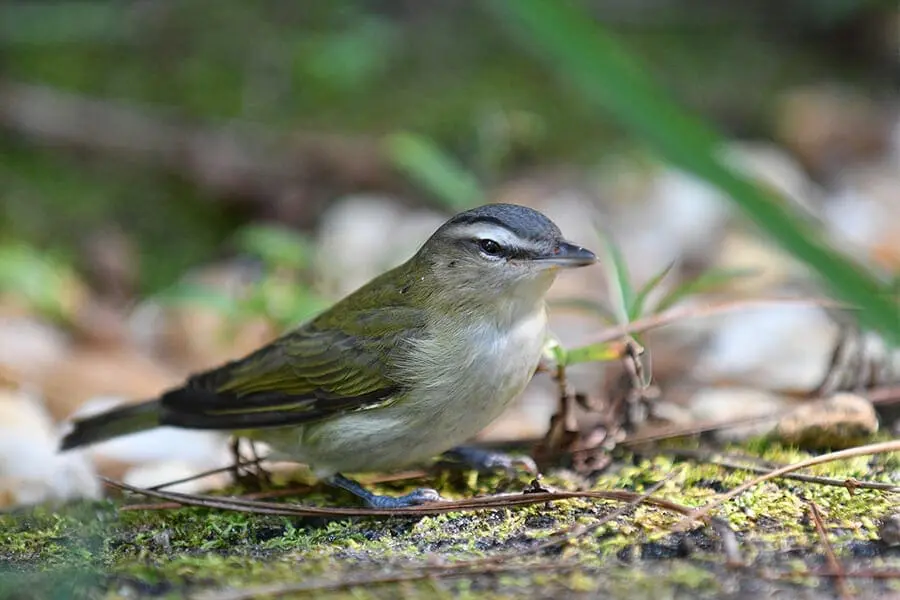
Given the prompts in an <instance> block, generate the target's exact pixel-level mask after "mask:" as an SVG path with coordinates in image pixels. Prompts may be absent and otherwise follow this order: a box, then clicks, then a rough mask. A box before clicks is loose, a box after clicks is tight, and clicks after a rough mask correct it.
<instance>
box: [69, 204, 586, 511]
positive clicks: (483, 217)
mask: <svg viewBox="0 0 900 600" xmlns="http://www.w3.org/2000/svg"><path fill="white" fill-rule="evenodd" d="M596 260H597V257H596V256H595V255H594V253H593V252H591V251H590V250H587V249H585V248H582V247H580V246H577V245H574V244H571V243H569V242H567V241H566V240H565V239H563V237H562V234H561V232H560V230H559V228H558V227H557V226H556V225H555V224H554V223H553V222H552V221H551V220H550V219H548V218H547V217H546V216H545V215H543V214H542V213H540V212H538V211H535V210H532V209H530V208H526V207H524V206H518V205H514V204H488V205H485V206H481V207H478V208H474V209H472V210H467V211H465V212H462V213H460V214H458V215H456V216H454V217H452V218H451V219H450V220H449V221H447V222H446V223H444V224H443V225H442V226H441V227H440V228H439V229H438V230H437V231H436V232H435V233H434V234H433V235H432V236H431V237H430V238H429V239H428V240H427V241H426V242H425V244H423V245H422V247H421V248H420V249H419V250H418V252H416V254H415V255H414V256H413V257H412V258H410V259H409V260H408V261H407V262H405V263H404V264H402V265H400V266H398V267H396V268H394V269H392V270H390V271H388V272H386V273H383V274H382V275H380V276H378V277H376V278H375V279H373V280H372V281H370V282H369V283H367V284H365V285H364V286H362V287H361V288H359V289H358V290H356V291H355V292H353V293H351V294H350V295H349V296H347V297H345V298H344V299H343V300H340V301H339V302H337V303H336V304H334V305H333V306H332V307H331V308H329V309H328V310H326V311H325V312H323V313H321V314H320V315H319V316H317V317H315V318H313V319H312V320H310V321H308V322H306V323H304V324H302V325H300V326H299V327H297V328H296V329H294V330H292V331H290V332H288V333H286V334H285V335H284V336H282V337H280V338H278V339H277V340H275V341H273V342H271V343H269V344H268V345H266V346H264V347H262V348H260V349H259V350H257V351H255V352H253V353H251V354H250V355H248V356H246V357H245V358H242V359H240V360H235V361H232V362H229V363H226V364H224V365H222V366H220V367H218V368H214V369H211V370H209V371H205V372H202V373H199V374H196V375H193V376H191V377H190V378H188V379H187V381H186V382H185V383H184V385H182V386H181V387H178V388H175V389H172V390H169V391H167V392H165V393H163V394H162V395H161V396H160V397H159V398H157V399H154V400H149V401H145V402H142V403H139V404H135V405H129V406H125V407H120V408H115V409H112V410H110V411H108V412H105V413H101V414H99V415H96V416H93V417H88V418H85V419H82V420H78V421H75V422H74V423H73V424H72V429H71V430H70V432H69V433H68V434H67V435H66V436H65V437H64V439H63V440H62V445H61V448H62V449H63V450H67V449H70V448H76V447H79V446H85V445H89V444H94V443H97V442H100V441H103V440H107V439H110V438H113V437H117V436H121V435H125V434H129V433H134V432H138V431H143V430H146V429H151V428H153V427H158V426H162V425H166V426H174V427H183V428H189V429H212V430H225V431H231V432H232V433H233V434H234V435H236V436H240V437H246V438H249V439H251V440H258V441H262V442H265V443H266V444H268V445H269V446H270V447H271V448H272V451H273V454H272V456H273V457H274V458H278V459H289V460H293V461H298V462H302V463H305V464H307V465H309V466H310V467H311V468H312V470H313V472H314V473H315V474H316V475H317V476H318V477H320V478H322V479H323V480H324V481H326V482H328V483H330V484H331V485H334V486H337V487H340V488H343V489H344V490H347V491H349V492H350V493H352V494H354V495H356V496H357V497H359V498H360V499H361V500H363V501H364V502H365V503H366V504H368V505H369V506H373V507H378V508H391V507H404V506H411V505H415V504H421V503H424V502H430V501H435V500H439V499H440V496H439V495H438V493H437V492H436V491H434V490H432V489H425V488H422V489H417V490H415V491H413V492H411V493H409V494H406V495H404V496H383V495H376V494H374V493H373V492H371V491H369V490H366V489H365V488H364V487H363V486H361V485H360V484H359V483H357V482H356V481H354V480H352V479H350V478H348V477H346V476H344V475H343V473H362V472H375V471H378V472H380V471H389V470H396V469H400V468H404V467H408V466H411V465H415V464H419V463H421V462H423V461H426V460H428V459H431V458H434V457H436V456H438V455H441V454H442V453H448V452H449V453H452V454H453V455H454V456H456V457H457V458H461V459H463V460H466V461H468V462H473V463H480V464H481V465H483V466H484V465H492V464H493V465H497V464H500V463H502V461H499V460H498V457H497V456H496V455H493V454H492V453H488V452H486V451H479V450H477V449H474V448H471V447H466V446H460V444H463V443H464V442H465V441H466V440H468V439H470V438H472V437H473V436H474V435H475V434H477V433H478V432H479V431H480V430H481V429H483V428H484V427H485V426H487V425H488V424H489V423H491V422H492V421H493V420H494V419H496V418H497V417H498V416H499V415H500V414H501V413H502V412H503V410H504V409H505V408H506V407H507V406H508V405H509V404H510V402H511V401H512V400H513V399H515V398H516V396H518V395H519V394H520V393H521V392H522V390H523V389H524V388H525V386H526V385H527V384H528V382H529V380H530V379H531V377H532V376H533V375H534V372H535V370H536V369H537V366H538V362H539V361H540V358H541V354H542V351H543V348H544V344H545V340H546V332H547V310H546V305H545V296H546V293H547V291H548V289H549V288H550V286H551V284H552V283H553V281H554V279H555V278H556V276H557V274H558V273H559V271H560V269H566V268H572V267H581V266H586V265H590V264H593V263H594V262H596Z"/></svg>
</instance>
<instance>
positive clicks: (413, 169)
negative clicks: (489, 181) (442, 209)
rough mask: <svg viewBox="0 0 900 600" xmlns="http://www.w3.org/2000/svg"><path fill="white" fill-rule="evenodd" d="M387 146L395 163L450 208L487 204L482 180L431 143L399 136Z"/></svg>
mask: <svg viewBox="0 0 900 600" xmlns="http://www.w3.org/2000/svg"><path fill="white" fill-rule="evenodd" d="M385 145H386V151H387V153H388V156H389V157H390V159H391V162H392V163H393V164H394V165H395V166H396V167H397V168H398V169H400V171H402V172H403V173H404V174H405V175H406V176H407V177H409V178H410V179H412V180H413V181H414V182H416V183H417V184H418V185H420V186H422V187H423V188H424V189H425V190H427V191H428V192H429V193H431V194H434V196H435V197H436V198H437V199H439V200H440V201H441V202H443V203H444V204H445V205H446V206H447V207H448V208H450V209H452V210H463V209H466V208H471V207H472V206H475V205H477V204H480V203H481V202H483V199H484V191H483V190H482V189H481V185H480V184H479V182H478V179H477V178H476V177H475V176H474V175H473V174H472V173H470V172H469V171H467V170H466V169H465V168H464V167H463V166H462V165H460V164H459V163H457V162H456V161H455V160H453V158H452V157H450V156H448V155H447V154H446V153H445V152H444V151H443V150H441V149H440V148H439V147H438V146H437V145H436V144H435V143H434V142H432V141H431V140H430V139H428V138H426V137H423V136H420V135H415V134H412V133H395V134H393V135H390V136H388V138H387V140H386V143H385Z"/></svg>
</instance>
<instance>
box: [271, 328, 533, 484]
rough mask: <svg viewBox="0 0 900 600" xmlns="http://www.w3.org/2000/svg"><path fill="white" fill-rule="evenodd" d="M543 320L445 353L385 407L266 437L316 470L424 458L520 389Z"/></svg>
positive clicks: (370, 467)
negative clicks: (464, 351) (460, 352)
mask: <svg viewBox="0 0 900 600" xmlns="http://www.w3.org/2000/svg"><path fill="white" fill-rule="evenodd" d="M543 326H544V322H543V320H541V321H540V322H534V323H531V322H529V323H524V324H523V325H522V327H520V328H517V329H516V330H514V331H513V332H512V333H511V334H510V335H508V336H506V337H504V338H502V339H501V338H498V337H497V336H494V337H493V338H492V339H491V343H484V344H469V347H468V351H469V352H468V355H467V356H465V357H460V356H453V355H452V353H450V354H448V355H447V356H444V362H443V363H442V364H443V365H444V366H445V368H444V369H442V370H440V371H436V372H434V373H432V374H431V375H430V376H429V377H427V378H423V379H425V381H424V382H423V383H422V384H420V385H417V386H414V387H413V388H412V390H411V391H410V392H409V393H408V394H407V395H405V396H403V397H400V398H398V399H396V400H395V401H394V402H392V403H391V404H390V405H388V406H383V407H379V408H373V409H370V410H363V411H359V412H354V413H348V414H345V415H342V416H340V417H336V418H332V419H328V420H326V421H322V422H319V423H314V424H310V425H308V426H305V427H304V428H303V430H302V432H301V433H300V435H297V431H296V430H294V431H293V432H292V433H291V432H288V431H285V432H283V433H282V434H280V435H278V438H281V439H275V438H273V439H271V440H270V443H271V444H272V445H273V447H274V448H275V449H276V450H280V451H281V452H282V453H284V454H287V455H290V456H291V457H292V458H294V459H296V460H300V461H303V462H305V463H307V464H309V465H310V466H311V467H312V468H313V469H314V470H315V471H316V472H317V473H318V474H319V475H322V476H324V475H329V474H332V473H335V472H347V473H354V472H365V471H388V470H393V469H399V468H403V467H406V466H410V465H414V464H416V463H422V462H424V461H427V460H428V459H430V458H433V457H435V456H437V455H439V454H441V453H442V452H444V451H446V450H449V449H450V448H452V447H454V446H458V445H459V444H462V443H464V442H465V441H466V440H468V439H470V438H472V437H473V436H475V435H476V434H477V433H478V432H479V431H481V430H482V429H483V428H484V427H485V426H487V425H488V424H490V423H491V422H492V421H494V420H495V419H496V418H497V417H499V416H500V414H501V413H502V412H503V411H504V409H506V407H507V406H509V404H510V402H511V401H512V400H513V399H515V398H516V397H517V396H518V395H519V394H520V393H521V392H522V390H524V388H525V386H526V385H527V384H528V381H529V380H530V379H531V376H532V375H533V373H534V370H535V368H536V366H537V363H538V360H539V358H540V353H541V349H542V346H543V339H544V336H543V331H544V329H543ZM476 335H477V333H476ZM473 348H474V349H475V350H474V351H473ZM454 365H455V366H454Z"/></svg>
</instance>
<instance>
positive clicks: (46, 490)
mask: <svg viewBox="0 0 900 600" xmlns="http://www.w3.org/2000/svg"><path fill="white" fill-rule="evenodd" d="M58 446H59V438H58V436H57V434H56V431H55V430H54V427H53V423H52V421H51V419H50V416H49V415H48V414H47V412H46V411H45V410H44V408H43V407H42V406H41V404H40V401H39V400H38V399H37V398H36V397H34V396H32V395H30V394H28V393H26V392H24V391H22V390H16V389H10V388H8V387H3V388H0V508H11V507H14V506H23V505H30V504H37V503H40V502H45V501H48V500H67V499H72V498H99V497H100V483H99V482H98V480H97V478H96V474H95V472H94V469H93V466H92V465H91V463H90V461H89V460H88V459H87V458H86V457H85V456H84V454H83V453H81V452H67V453H62V454H60V453H59V452H58V451H57V450H58Z"/></svg>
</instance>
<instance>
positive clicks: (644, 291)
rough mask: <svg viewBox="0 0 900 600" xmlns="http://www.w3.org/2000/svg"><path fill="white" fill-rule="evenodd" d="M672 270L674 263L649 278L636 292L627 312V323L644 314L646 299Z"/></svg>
mask: <svg viewBox="0 0 900 600" xmlns="http://www.w3.org/2000/svg"><path fill="white" fill-rule="evenodd" d="M673 268H675V263H674V262H671V263H669V266H667V267H666V268H665V269H663V270H662V271H660V272H659V273H657V274H656V275H654V276H653V277H651V278H650V281H648V282H647V283H645V284H644V287H642V288H641V289H640V290H639V291H638V293H637V296H635V298H634V303H633V304H632V305H631V310H630V311H628V320H629V321H634V320H635V319H638V318H640V317H641V316H642V315H643V314H644V305H645V304H646V303H647V297H648V296H649V295H650V294H651V293H653V290H655V289H656V288H657V287H659V284H660V283H662V281H663V279H665V278H666V275H668V274H669V273H671V272H672V269H673Z"/></svg>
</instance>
